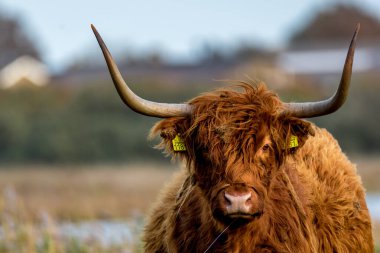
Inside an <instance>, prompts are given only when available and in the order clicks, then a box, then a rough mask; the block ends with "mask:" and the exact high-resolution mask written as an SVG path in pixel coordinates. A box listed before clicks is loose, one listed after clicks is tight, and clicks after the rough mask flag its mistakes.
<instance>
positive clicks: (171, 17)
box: [0, 0, 380, 253]
mask: <svg viewBox="0 0 380 253" xmlns="http://www.w3.org/2000/svg"><path fill="white" fill-rule="evenodd" d="M92 23H93V24H94V25H95V26H96V27H97V29H98V31H99V32H100V34H101V35H102V36H103V39H104V40H105V42H106V43H107V45H108V47H109V49H110V51H111V52H112V53H113V55H114V57H115V59H116V61H117V62H118V65H119V67H120V69H121V71H122V73H123V74H124V76H125V79H126V80H127V82H128V83H129V85H130V86H131V88H132V89H133V90H134V91H135V92H136V93H137V94H139V95H140V96H142V97H144V98H146V99H150V100H153V101H161V102H162V101H164V102H185V101H187V100H189V99H191V98H192V97H194V96H196V95H197V94H199V93H200V92H203V91H208V90H210V89H214V88H216V87H221V86H225V85H228V83H229V82H228V81H220V80H249V79H258V80H262V81H264V82H265V83H266V84H267V85H268V86H269V88H270V89H273V90H275V91H276V92H277V93H278V94H279V95H280V97H281V98H282V100H283V101H315V100H320V99H324V98H326V97H328V96H330V95H331V94H332V93H333V92H334V90H335V89H336V86H337V85H338V83H339V80H340V75H341V71H342V68H343V64H344V59H345V55H346V52H347V49H348V45H349V42H350V40H351V38H352V35H353V32H354V30H355V26H356V24H357V23H360V24H361V30H360V33H359V38H358V43H357V50H356V55H355V62H354V74H353V78H352V82H351V90H350V96H349V98H348V101H347V102H346V104H345V105H344V106H343V108H342V109H340V110H339V111H338V112H336V113H334V114H332V115H329V116H325V117H323V118H318V119H312V121H313V122H315V123H316V124H318V125H319V126H320V127H324V128H327V129H328V130H329V131H330V132H332V134H333V135H334V136H335V137H336V138H337V139H338V141H339V143H340V145H341V147H342V149H343V151H344V152H345V153H347V154H348V155H349V157H350V158H351V160H353V161H354V162H355V163H357V164H358V172H359V174H360V175H361V176H362V180H363V183H364V185H365V187H366V189H367V194H368V196H367V199H368V205H369V208H370V211H371V214H372V216H373V221H374V224H375V227H374V235H375V238H376V240H377V243H378V244H379V245H380V226H379V224H380V180H379V177H380V156H379V154H380V131H379V129H380V113H379V109H380V99H379V95H380V84H379V79H380V1H377V0H351V1H344V0H341V1H338V0H336V1H332V0H323V1H321V0H312V1H301V0H290V1H283V2H278V1H276V2H275V1H256V2H255V1H248V0H245V1H234V2H232V1H227V0H222V1H220V0H218V1H216V0H212V1H207V2H205V1H201V0H196V1H194V0H192V1H189V0H185V1H174V0H163V1H158V2H152V1H151V2H145V1H139V2H137V1H116V0H109V1H107V3H105V2H104V1H98V0H92V1H88V0H84V1H74V0H66V1H48V0H35V1H22V0H0V194H1V198H0V222H1V233H0V253H1V252H73V253H75V252H139V251H140V250H141V245H140V241H139V233H140V231H141V227H142V224H143V223H144V219H143V217H144V215H145V214H146V213H147V210H148V209H149V206H150V205H151V204H152V202H153V201H154V199H155V198H156V196H157V194H158V191H159V189H160V188H161V187H162V186H163V184H164V183H165V182H167V181H168V180H169V179H170V176H171V174H173V173H174V172H175V171H176V170H178V166H179V165H177V164H173V163H171V162H170V159H168V158H165V157H164V156H163V155H162V154H161V153H160V151H158V150H155V149H154V148H153V147H154V145H155V144H156V143H157V141H147V140H146V137H147V135H148V133H149V129H150V128H151V127H152V126H153V124H154V123H155V122H157V121H158V120H157V119H154V118H148V117H144V116H142V115H137V114H135V113H134V112H132V111H131V110H129V109H128V108H126V107H125V106H124V105H123V104H122V102H121V100H120V99H119V97H118V95H117V93H116V91H115V90H114V87H113V85H112V82H111V79H110V77H109V74H108V71H107V69H106V66H105V63H104V60H103V56H102V55H101V52H100V49H99V48H98V45H97V42H96V40H95V38H94V36H93V34H92V31H91V29H90V24H92ZM377 250H379V252H380V249H379V248H377Z"/></svg>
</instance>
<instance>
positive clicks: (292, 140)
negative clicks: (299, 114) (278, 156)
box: [279, 117, 314, 153]
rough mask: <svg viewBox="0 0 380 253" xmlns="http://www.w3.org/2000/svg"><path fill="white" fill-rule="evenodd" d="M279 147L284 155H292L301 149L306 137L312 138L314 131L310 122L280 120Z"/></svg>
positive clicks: (294, 119)
mask: <svg viewBox="0 0 380 253" xmlns="http://www.w3.org/2000/svg"><path fill="white" fill-rule="evenodd" d="M281 125H282V126H281V127H280V128H281V129H282V130H281V131H280V135H281V136H280V138H281V141H280V144H279V145H280V147H281V149H282V150H283V151H285V153H294V152H296V151H297V150H298V149H299V148H301V147H302V146H303V145H304V144H305V143H306V141H307V139H308V137H309V136H310V135H311V136H314V129H313V126H312V124H311V123H310V122H308V121H305V120H302V119H299V118H293V117H287V118H285V119H282V120H281Z"/></svg>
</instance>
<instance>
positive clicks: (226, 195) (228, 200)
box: [224, 193, 232, 205]
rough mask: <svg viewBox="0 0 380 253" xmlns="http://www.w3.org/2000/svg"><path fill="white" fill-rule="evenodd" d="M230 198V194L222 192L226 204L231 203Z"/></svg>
mask: <svg viewBox="0 0 380 253" xmlns="http://www.w3.org/2000/svg"><path fill="white" fill-rule="evenodd" d="M231 199H232V198H231V195H229V194H228V193H224V200H225V201H226V204H227V205H231V204H232V201H231Z"/></svg>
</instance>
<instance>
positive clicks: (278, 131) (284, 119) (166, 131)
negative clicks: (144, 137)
mask: <svg viewBox="0 0 380 253" xmlns="http://www.w3.org/2000/svg"><path fill="white" fill-rule="evenodd" d="M241 87H242V88H243V91H241V92H238V91H236V90H233V89H231V90H226V89H223V90H218V91H214V92H210V93H206V94H203V95H201V96H199V97H197V98H195V99H193V100H192V101H190V104H192V105H193V106H194V108H195V109H194V111H193V114H192V115H191V116H190V117H175V118H169V119H165V120H163V121H161V122H159V123H158V124H157V125H156V126H155V127H154V128H153V130H152V135H156V134H158V133H159V134H160V135H161V137H162V142H161V144H160V147H161V148H163V149H165V150H166V152H167V153H169V154H172V155H173V156H180V157H181V158H183V159H184V160H185V161H186V164H187V166H186V168H184V169H183V170H182V171H181V172H179V173H178V175H177V176H176V177H175V178H174V179H173V180H172V182H171V183H170V184H169V185H168V186H167V187H166V189H164V191H163V192H162V194H161V197H160V199H159V201H158V202H157V203H156V205H155V207H154V208H153V210H152V214H151V215H150V219H149V221H148V223H147V225H146V228H145V234H144V241H145V251H146V252H205V251H206V250H207V252H292V253H296V252H373V250H374V246H373V240H372V234H371V223H370V217H369V213H368V209H367V206H366V202H365V193H364V189H363V187H362V184H361V180H360V177H359V176H358V175H357V174H356V168H355V166H354V165H353V164H352V163H350V161H349V160H348V159H347V157H346V156H345V155H344V154H343V153H342V151H341V149H340V147H339V145H338V143H337V142H336V140H335V139H334V138H333V137H332V136H331V135H330V134H329V133H328V132H327V131H326V130H324V129H320V128H318V127H316V126H315V125H313V124H311V123H309V122H307V121H304V120H301V119H298V118H293V117H291V116H289V115H283V114H281V111H282V107H283V104H282V102H281V101H280V100H279V98H278V97H277V96H276V95H275V94H273V93H272V92H270V91H268V90H267V89H266V87H265V85H263V84H256V85H253V86H252V85H249V84H242V85H241ZM177 134H179V135H181V137H182V138H183V139H184V141H185V144H186V147H187V151H186V152H174V151H173V149H172V145H171V140H172V139H173V138H174V137H175V136H176V135H177ZM291 135H296V136H297V137H298V140H299V146H298V147H297V148H285V147H287V146H288V144H287V143H288V141H289V138H290V136H291ZM236 183H238V184H242V185H249V186H250V185H252V187H253V188H254V189H255V191H256V192H257V196H258V202H260V203H261V205H259V207H258V208H257V211H256V213H255V215H254V216H253V218H252V219H249V220H248V221H247V220H244V221H241V220H239V219H237V220H234V219H229V218H228V216H226V215H223V214H222V213H221V211H220V205H221V204H220V203H219V202H220V201H219V202H218V196H219V195H218V194H219V193H220V191H221V189H224V187H225V185H227V186H228V185H233V184H236ZM226 228H227V229H226ZM223 231H224V232H223ZM216 238H217V240H215V239H216ZM214 240H215V241H214Z"/></svg>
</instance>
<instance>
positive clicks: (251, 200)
mask: <svg viewBox="0 0 380 253" xmlns="http://www.w3.org/2000/svg"><path fill="white" fill-rule="evenodd" d="M217 206H218V208H216V215H217V216H218V217H219V218H221V219H223V220H226V219H227V220H231V219H243V220H247V221H249V220H252V219H254V218H255V217H257V216H260V215H261V214H262V212H263V199H262V197H260V195H259V194H258V192H257V191H256V189H255V188H254V187H249V186H247V185H245V184H240V183H238V184H232V185H229V186H228V187H226V188H224V189H223V190H221V191H220V192H219V193H218V197H217Z"/></svg>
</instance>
